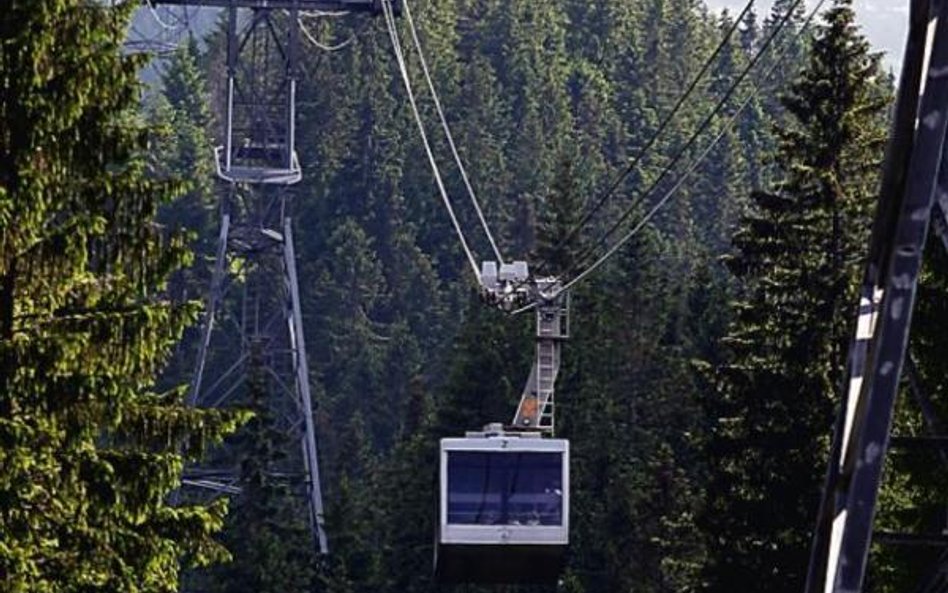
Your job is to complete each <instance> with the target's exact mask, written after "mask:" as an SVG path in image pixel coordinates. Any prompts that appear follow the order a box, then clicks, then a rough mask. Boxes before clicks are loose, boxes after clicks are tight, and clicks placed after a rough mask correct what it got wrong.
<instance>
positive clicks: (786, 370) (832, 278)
mask: <svg viewBox="0 0 948 593" xmlns="http://www.w3.org/2000/svg"><path fill="white" fill-rule="evenodd" d="M881 80H882V76H881V72H880V69H879V63H878V57H877V56H875V55H873V54H871V53H870V52H869V48H868V44H867V42H866V41H865V39H864V38H863V37H862V36H861V34H860V33H859V32H858V30H857V28H856V25H855V24H854V15H853V12H852V9H851V6H850V2H849V1H848V0H838V1H837V2H835V3H834V5H833V7H832V8H831V9H830V10H828V11H827V12H826V13H825V14H824V15H823V22H822V23H821V24H820V25H819V27H818V28H817V30H816V33H815V35H814V38H813V42H812V48H811V49H810V51H809V55H808V62H807V65H806V67H805V68H804V69H803V71H802V73H801V75H800V78H799V79H798V80H797V81H796V82H794V84H793V85H792V86H791V87H790V90H789V92H788V93H787V94H786V95H785V96H784V98H783V105H784V107H785V109H786V111H787V113H788V114H789V116H790V117H791V118H792V119H791V120H790V122H789V123H788V124H787V125H785V126H782V127H780V128H778V131H777V138H778V139H779V150H778V152H777V155H776V163H777V166H778V167H779V170H780V175H781V180H780V181H779V182H778V183H777V184H776V185H775V187H774V190H773V191H769V192H764V191H758V192H754V193H753V194H752V196H751V197H752V208H751V209H750V210H749V212H748V213H747V214H746V215H745V216H743V217H742V221H741V224H740V227H739V229H738V230H737V232H736V233H735V234H734V239H733V243H734V247H735V254H734V255H733V256H732V257H731V258H730V259H728V261H727V264H728V268H729V269H730V270H731V272H732V273H733V274H734V276H735V277H736V279H737V280H738V281H739V288H738V290H739V294H740V298H739V300H738V301H737V302H736V303H735V304H734V305H733V307H734V315H735V318H734V321H733V323H732V324H731V327H730V329H729V331H728V335H727V336H726V337H725V340H724V343H725V344H726V345H727V354H726V360H725V361H724V362H723V363H721V364H719V365H718V366H717V367H716V373H715V376H714V382H715V385H716V387H715V390H714V391H713V392H712V394H711V395H710V396H709V398H708V399H707V403H706V408H707V414H708V420H709V422H710V423H711V426H712V428H711V433H710V441H709V445H708V453H709V457H710V459H711V468H710V469H711V480H710V483H709V487H708V494H707V498H708V503H707V509H706V511H705V517H704V525H705V529H706V530H707V531H708V533H709V534H710V535H712V537H713V538H714V539H713V542H714V545H713V546H712V548H711V549H712V550H713V557H712V562H711V563H710V564H709V568H708V580H709V583H710V588H711V590H716V591H732V590H735V589H736V588H740V587H741V586H744V585H746V584H747V583H749V582H754V583H757V585H756V586H758V587H760V588H762V589H765V590H768V591H796V590H799V589H800V588H801V587H802V586H803V579H804V577H805V571H806V566H807V560H808V552H809V542H810V530H811V528H812V527H811V525H812V522H813V518H814V517H815V513H816V503H817V497H818V494H819V487H820V484H821V482H822V478H823V475H824V474H823V466H824V459H825V456H826V451H827V443H828V437H829V435H830V430H831V426H832V418H833V413H834V412H835V408H834V405H833V402H834V400H835V394H836V390H837V388H838V386H839V384H840V381H841V377H842V372H843V365H844V362H845V361H844V357H845V351H846V348H847V345H848V341H849V336H850V330H851V327H850V324H851V318H852V311H853V307H854V302H855V300H854V298H855V288H856V285H857V282H858V280H859V274H860V272H861V268H862V266H861V265H860V261H861V260H860V254H861V250H862V249H864V245H866V241H867V238H868V221H869V214H870V213H869V209H870V206H871V205H872V204H873V202H874V199H875V194H874V192H875V189H876V182H877V179H878V175H877V171H878V170H879V160H880V155H881V149H882V145H883V142H884V138H885V132H886V129H885V125H884V124H885V108H886V104H885V102H884V100H882V99H881V97H883V96H884V93H880V92H879V85H880V84H881V83H880V81H881Z"/></svg>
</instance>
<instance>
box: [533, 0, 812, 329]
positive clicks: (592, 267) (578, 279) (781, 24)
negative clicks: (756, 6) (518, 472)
mask: <svg viewBox="0 0 948 593" xmlns="http://www.w3.org/2000/svg"><path fill="white" fill-rule="evenodd" d="M802 1H803V0H796V1H795V2H794V4H793V5H792V6H791V7H790V8H789V9H788V10H787V12H786V13H785V14H784V16H783V18H782V19H781V21H780V22H779V23H778V24H777V27H776V28H775V30H774V32H773V33H772V34H771V35H770V36H769V37H768V38H767V39H766V40H765V41H764V44H763V45H762V46H761V48H760V50H759V51H758V52H757V54H756V55H755V56H754V58H753V59H752V60H751V62H750V63H749V64H748V67H747V68H745V69H744V71H743V72H741V75H740V76H739V77H738V79H737V81H735V83H734V85H732V87H731V89H729V91H728V93H727V94H726V95H725V102H726V100H727V98H728V97H729V96H730V94H732V92H733V91H734V89H736V88H737V87H738V86H739V85H740V84H741V82H742V81H743V79H744V78H745V77H746V75H747V73H748V72H749V71H750V69H751V68H753V66H754V65H755V64H756V63H757V62H758V61H759V60H760V58H761V56H762V55H763V54H764V52H765V51H767V49H768V47H769V46H770V44H771V42H772V41H773V39H774V38H775V37H776V35H777V34H778V33H779V32H780V31H781V30H782V29H783V27H784V25H785V24H786V22H787V21H788V20H789V18H790V16H791V15H792V13H793V12H794V11H795V10H796V9H797V7H798V6H799V5H800V4H801V3H802ZM825 2H826V0H819V1H818V2H817V4H816V6H815V7H814V8H813V10H812V11H810V14H809V15H808V16H807V18H806V20H805V21H804V22H803V24H802V25H801V27H800V29H799V30H798V31H797V32H796V34H795V35H794V37H793V41H795V40H797V39H799V38H800V37H801V36H802V35H803V34H804V33H805V32H806V30H807V29H808V28H809V26H810V25H811V23H812V21H813V19H814V18H815V17H816V14H817V13H818V12H819V10H820V9H821V8H822V6H823V4H825ZM791 45H792V44H789V43H788V44H787V45H785V46H784V47H783V49H782V50H781V52H780V54H779V55H778V57H777V59H776V60H775V61H774V64H773V65H772V66H771V67H770V69H769V70H768V71H767V73H766V74H765V75H764V77H763V82H766V81H767V80H768V79H769V78H770V76H771V75H772V74H773V73H774V72H776V70H777V68H778V67H779V66H780V64H781V62H782V61H783V59H784V58H785V57H786V55H787V53H788V50H789V49H790V47H791ZM761 86H762V85H758V86H756V87H755V88H754V89H753V90H752V91H751V93H750V95H748V97H747V98H746V99H745V100H744V102H743V103H741V105H740V106H739V107H738V109H737V110H736V111H735V112H734V114H733V115H732V116H731V118H730V119H729V120H728V121H727V122H726V123H725V125H724V127H723V128H722V129H721V131H720V132H719V133H718V134H717V136H715V137H714V139H713V140H712V141H711V142H710V143H709V144H708V145H707V146H706V147H705V149H704V150H703V151H702V152H701V153H700V154H699V155H698V157H697V158H695V159H694V160H693V161H692V163H691V165H690V166H689V168H688V169H687V170H686V171H685V172H684V173H683V174H682V175H681V177H680V178H679V179H678V181H677V182H676V183H675V185H674V186H672V188H671V189H669V190H668V191H667V192H666V193H665V194H664V195H663V196H662V198H661V199H660V200H659V201H658V202H656V204H655V205H654V206H653V207H652V208H651V209H650V210H649V211H648V213H647V214H646V215H645V216H644V217H643V218H642V220H641V221H639V223H638V224H636V225H635V226H634V227H633V228H632V229H631V230H630V231H629V232H628V233H626V234H625V235H624V236H623V237H622V238H621V239H619V241H617V242H616V243H615V244H614V245H613V246H612V247H610V248H609V250H608V251H606V253H605V254H603V255H602V256H601V257H600V258H599V259H598V260H596V261H595V262H594V263H593V264H592V265H590V266H589V267H588V268H587V269H586V270H584V271H583V272H581V273H580V274H578V275H576V276H575V277H574V278H573V279H571V280H570V281H569V282H567V283H566V284H564V285H563V286H562V287H561V288H560V289H559V290H557V291H556V292H555V293H554V294H553V295H551V298H555V297H556V296H557V295H559V294H560V293H562V292H563V291H565V290H569V289H570V288H572V287H573V286H574V285H576V284H577V283H579V282H581V281H582V280H583V279H585V278H586V277H588V276H589V275H590V274H592V273H593V272H595V271H596V269H597V268H599V267H600V266H602V265H603V264H604V263H605V262H606V261H607V260H608V259H609V258H610V257H612V256H613V255H614V254H615V253H616V252H617V251H618V250H619V249H620V248H622V246H623V245H625V244H626V243H628V242H629V241H630V240H631V239H632V238H633V237H634V236H635V235H636V234H638V233H639V231H641V230H642V228H644V227H645V225H646V224H647V223H648V222H649V221H650V220H651V219H652V218H653V217H654V216H655V214H656V213H657V212H658V211H659V210H660V209H661V208H662V207H663V206H664V205H665V204H666V203H668V201H669V200H670V199H671V198H672V197H674V195H675V194H676V193H677V191H678V190H679V189H681V186H682V185H684V183H685V181H686V180H687V179H688V177H690V176H691V174H693V173H694V172H695V171H696V170H697V169H698V167H699V166H700V165H701V164H702V163H703V161H704V159H706V158H707V156H708V155H709V154H710V153H711V150H712V149H713V148H714V147H715V146H716V145H717V143H718V142H720V141H721V139H722V138H723V137H724V136H725V134H727V132H728V131H729V130H730V129H731V127H732V126H733V125H734V124H735V123H736V122H737V119H738V117H739V116H740V114H741V112H743V111H744V109H745V108H746V107H747V106H748V105H750V103H751V101H752V100H753V99H754V97H756V96H757V95H758V94H759V93H760V90H761ZM719 105H723V102H722V103H721V104H719ZM719 110H720V109H717V108H716V109H715V111H714V112H712V114H711V115H712V116H713V115H715V114H716V113H717V112H718V111H719ZM705 121H706V122H707V121H708V120H705ZM706 127H707V126H702V127H701V128H699V130H698V131H697V133H696V135H695V136H693V137H692V138H695V137H696V136H697V135H698V134H700V133H701V132H703V131H704V128H706ZM690 144H691V142H690V141H689V145H690ZM679 154H681V153H679ZM676 160H677V158H676ZM673 164H674V163H672V165H673ZM659 181H660V179H659ZM657 184H658V182H656V183H654V184H652V186H651V187H650V188H649V190H648V191H647V192H646V195H648V194H649V193H651V192H652V191H653V190H654V189H655V187H656V186H657ZM629 212H630V211H628V210H627V211H626V213H625V214H624V215H623V217H622V218H621V219H620V220H619V221H618V222H617V225H618V224H621V222H622V221H623V220H624V219H625V218H626V217H627V215H628V214H629ZM615 228H617V226H613V229H610V231H609V232H608V233H606V235H605V236H604V237H603V240H604V239H605V238H607V237H608V235H609V234H611V232H612V231H613V230H614V229H615ZM601 242H602V240H600V243H601ZM518 312H519V311H518Z"/></svg>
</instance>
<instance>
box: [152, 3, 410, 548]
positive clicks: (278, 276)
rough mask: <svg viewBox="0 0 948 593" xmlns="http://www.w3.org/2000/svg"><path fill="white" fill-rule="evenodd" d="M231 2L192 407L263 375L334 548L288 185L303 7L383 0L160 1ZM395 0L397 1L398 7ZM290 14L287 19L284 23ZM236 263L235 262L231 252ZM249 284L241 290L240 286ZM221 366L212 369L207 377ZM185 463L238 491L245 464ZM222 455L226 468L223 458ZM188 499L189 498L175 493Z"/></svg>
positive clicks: (200, 476) (297, 171)
mask: <svg viewBox="0 0 948 593" xmlns="http://www.w3.org/2000/svg"><path fill="white" fill-rule="evenodd" d="M154 3H155V4H164V5H171V6H207V7H219V8H223V9H226V10H227V84H226V98H225V108H224V118H223V123H224V130H223V144H222V145H221V146H220V147H218V148H217V149H216V150H215V155H216V160H217V175H218V177H219V178H220V179H221V180H222V181H223V182H224V184H225V187H226V189H225V190H224V191H225V193H226V196H225V198H224V200H223V202H222V208H221V211H222V217H221V227H220V234H219V236H218V244H217V252H216V258H215V263H214V269H213V272H212V279H211V287H210V291H209V293H208V296H207V303H206V310H205V315H204V319H203V323H202V329H201V337H200V343H199V350H198V354H197V360H196V362H195V370H194V376H193V379H192V382H191V389H190V392H189V394H188V402H189V404H190V405H193V406H207V407H220V406H228V405H234V404H241V403H246V399H245V398H246V396H247V379H248V377H250V376H253V377H257V378H262V380H264V381H265V383H266V389H267V397H268V401H267V403H266V405H267V407H268V410H269V411H270V412H271V413H272V414H273V416H274V418H275V421H276V423H277V425H278V428H280V429H282V431H283V432H284V433H285V434H287V435H288V436H289V438H290V439H291V440H296V441H298V443H299V449H298V454H295V455H294V454H290V455H288V456H287V459H286V460H284V461H283V462H282V467H276V468H272V470H271V474H272V477H274V478H277V479H282V480H286V481H287V482H288V483H290V485H291V486H292V488H293V490H294V491H296V493H297V494H298V495H300V497H301V498H302V499H303V500H306V501H307V502H306V505H305V506H306V512H307V513H308V515H309V520H310V525H311V528H312V531H313V536H314V541H315V544H316V545H317V547H318V549H319V551H320V552H321V553H323V554H325V553H327V552H328V550H329V546H328V542H327V537H326V531H325V525H324V517H323V499H322V490H321V485H320V473H319V451H318V448H317V440H316V428H315V422H314V419H313V402H312V394H311V393H310V385H309V367H308V364H307V356H306V341H305V337H304V330H303V320H302V310H301V303H300V296H299V279H298V275H297V269H296V254H295V250H294V245H293V232H292V222H291V219H290V217H289V216H287V204H288V199H289V193H288V186H290V185H292V184H294V183H296V182H298V181H299V180H300V179H301V177H302V170H301V167H300V163H299V157H298V156H297V153H296V85H297V79H298V76H299V33H300V31H299V21H298V16H299V14H300V11H305V10H318V11H332V12H339V11H347V12H367V13H372V14H381V12H382V5H381V1H380V0H154ZM396 8H397V7H396ZM284 19H285V22H284ZM238 261H239V262H242V263H241V265H240V266H239V269H238V270H236V271H234V270H232V269H231V267H232V264H233V263H234V262H238ZM240 289H242V294H240V295H234V294H233V293H234V292H237V291H238V290H240ZM209 374H213V376H209ZM208 463H209V464H210V467H190V468H188V469H187V470H186V472H185V475H184V479H183V480H182V483H183V490H191V491H200V492H205V493H206V492H210V493H212V495H218V496H219V495H239V493H240V480H239V471H238V468H237V467H235V466H236V465H237V464H236V463H235V460H233V459H227V458H226V457H223V454H220V455H217V456H216V457H215V456H212V459H211V461H209V462H208ZM215 465H217V466H218V467H214V466H215ZM178 498H180V496H179V497H178Z"/></svg>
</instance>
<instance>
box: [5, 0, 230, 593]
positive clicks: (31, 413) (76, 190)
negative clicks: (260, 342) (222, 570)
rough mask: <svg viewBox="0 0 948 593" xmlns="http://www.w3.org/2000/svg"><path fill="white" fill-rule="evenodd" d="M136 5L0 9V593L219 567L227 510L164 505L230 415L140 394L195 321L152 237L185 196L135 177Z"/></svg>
mask: <svg viewBox="0 0 948 593" xmlns="http://www.w3.org/2000/svg"><path fill="white" fill-rule="evenodd" d="M133 7H134V5H133V4H131V3H125V4H123V5H121V6H120V7H117V8H116V7H106V6H104V5H100V4H95V3H93V4H90V3H88V2H83V1H79V0H40V1H37V2H29V3H25V2H21V3H13V4H12V5H7V6H6V7H5V8H4V10H3V11H0V38H2V39H3V43H2V44H0V71H2V72H3V76H2V77H0V441H2V442H3V446H2V447H0V532H2V533H3V541H2V544H0V582H2V586H0V588H2V589H3V590H5V591H12V592H27V591H28V592H31V593H45V592H60V591H63V592H66V591H110V592H112V591H118V592H123V591H127V592H132V591H134V592H158V591H162V592H170V591H174V590H176V587H177V576H178V571H179V564H180V563H181V562H182V561H186V562H187V563H189V564H195V563H197V564H202V563H207V562H210V561H213V560H215V559H220V558H222V557H223V556H224V555H225V553H224V552H223V550H222V548H220V546H219V545H218V544H216V543H215V542H214V541H213V539H212V535H213V533H214V532H215V531H217V530H218V529H219V528H220V527H221V524H222V521H223V514H224V511H225V505H224V504H223V503H222V502H218V503H214V504H212V505H210V506H202V505H194V506H179V507H173V506H171V505H170V504H169V502H168V501H169V495H170V493H171V492H172V491H173V490H174V489H175V488H176V487H177V486H178V484H179V481H180V478H181V471H182V467H183V464H184V462H185V460H186V459H191V458H194V457H195V456H197V455H199V454H200V453H201V451H202V450H203V448H204V446H205V445H206V444H208V443H210V442H211V441H216V440H218V439H220V438H221V436H222V435H223V434H225V433H227V432H229V431H230V430H232V429H233V428H234V427H235V424H236V420H237V418H236V417H232V416H229V415H225V414H223V413H220V412H216V411H198V410H192V409H188V408H187V407H185V406H184V404H183V401H182V400H183V397H182V392H181V390H172V391H170V392H166V393H156V392H154V391H153V390H152V389H151V386H152V385H153V384H154V379H155V376H156V374H157V372H158V371H159V370H160V369H161V367H162V365H163V363H164V361H165V360H166V359H167V357H168V356H169V354H170V351H171V349H172V348H173V346H174V344H175V342H176V341H177V340H178V338H179V337H180V335H181V332H182V330H183V329H184V327H185V326H186V325H188V324H189V323H192V322H193V321H194V320H195V317H196V306H195V304H193V303H175V302H171V301H170V300H169V299H167V298H166V297H165V291H166V288H167V282H168V278H169V276H170V274H171V273H173V272H174V271H175V270H178V269H180V268H181V267H182V266H183V265H185V264H186V263H187V262H188V261H189V254H188V250H187V248H186V243H185V238H184V237H183V236H182V235H180V234H170V235H169V234H168V233H166V232H164V230H163V229H162V228H161V227H159V226H158V225H157V224H156V222H155V221H156V215H157V212H158V209H159V206H160V205H161V204H163V203H167V202H168V201H170V200H171V199H173V198H174V197H175V196H178V195H180V194H181V193H182V191H183V190H184V189H185V186H184V185H183V184H182V183H180V182H174V181H155V180H153V179H150V178H149V176H148V175H147V174H146V173H147V167H146V163H147V157H146V153H147V144H146V140H147V132H148V130H147V129H146V128H145V127H144V126H143V124H142V123H141V121H140V120H139V119H138V117H137V110H138V109H139V98H140V86H139V84H138V82H137V76H138V72H139V68H140V67H141V65H142V63H143V62H142V59H141V58H140V57H136V56H130V55H126V54H123V52H122V51H121V49H122V48H121V44H122V40H123V39H124V38H125V33H126V27H127V25H128V22H129V18H130V16H131V11H132V10H133Z"/></svg>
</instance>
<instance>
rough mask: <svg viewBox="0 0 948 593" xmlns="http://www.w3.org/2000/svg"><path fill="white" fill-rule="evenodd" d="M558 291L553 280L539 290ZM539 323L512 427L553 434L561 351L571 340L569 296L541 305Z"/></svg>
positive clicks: (538, 312)
mask: <svg viewBox="0 0 948 593" xmlns="http://www.w3.org/2000/svg"><path fill="white" fill-rule="evenodd" d="M538 284H539V282H538ZM558 287H559V285H558V283H554V281H553V280H551V281H550V284H549V285H548V286H546V285H541V286H540V289H541V290H540V292H541V294H543V292H546V293H555V291H556V290H557V289H558ZM536 320H537V331H536V335H535V339H536V354H535V356H534V360H533V368H532V369H531V371H530V378H529V379H527V384H526V386H525V387H524V390H523V394H522V396H521V398H520V405H519V406H518V408H517V414H516V416H514V423H513V426H514V427H515V428H521V429H539V430H542V431H544V432H548V433H551V434H552V433H553V431H554V429H555V428H556V422H555V416H556V414H555V411H556V406H555V398H554V395H555V391H556V377H557V375H558V374H559V370H560V348H561V346H562V342H563V341H564V340H566V339H567V338H568V337H569V296H568V295H567V294H565V293H561V294H558V295H557V296H556V297H554V298H552V299H546V300H542V301H538V303H537V307H536Z"/></svg>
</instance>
